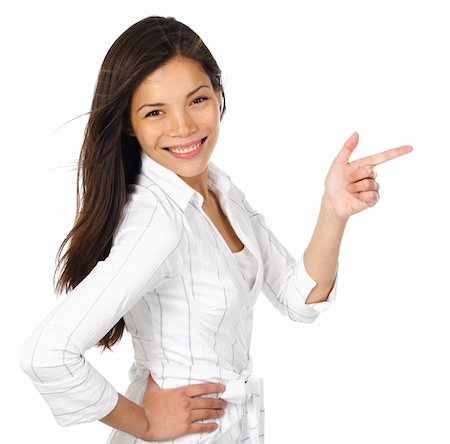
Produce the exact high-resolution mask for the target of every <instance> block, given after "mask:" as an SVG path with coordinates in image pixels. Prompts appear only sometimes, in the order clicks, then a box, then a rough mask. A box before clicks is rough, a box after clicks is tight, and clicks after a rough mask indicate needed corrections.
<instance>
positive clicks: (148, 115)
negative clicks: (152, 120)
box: [145, 109, 161, 117]
mask: <svg viewBox="0 0 450 444" xmlns="http://www.w3.org/2000/svg"><path fill="white" fill-rule="evenodd" d="M160 112H161V110H159V109H155V110H153V111H150V112H149V113H147V114H146V115H145V117H158V116H159V114H154V113H160Z"/></svg>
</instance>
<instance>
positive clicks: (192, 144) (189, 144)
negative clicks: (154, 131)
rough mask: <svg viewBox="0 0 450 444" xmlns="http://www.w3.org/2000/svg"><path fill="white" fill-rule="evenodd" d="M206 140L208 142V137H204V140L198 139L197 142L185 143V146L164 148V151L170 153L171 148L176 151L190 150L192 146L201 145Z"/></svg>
mask: <svg viewBox="0 0 450 444" xmlns="http://www.w3.org/2000/svg"><path fill="white" fill-rule="evenodd" d="M205 140H206V137H204V138H203V139H197V140H194V141H192V142H188V143H184V144H183V145H173V146H170V147H164V148H163V149H164V150H167V151H169V150H170V149H171V148H175V149H183V148H189V147H192V146H194V145H197V144H199V143H200V144H201V143H203V142H204V141H205Z"/></svg>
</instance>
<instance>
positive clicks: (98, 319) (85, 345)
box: [20, 151, 339, 444]
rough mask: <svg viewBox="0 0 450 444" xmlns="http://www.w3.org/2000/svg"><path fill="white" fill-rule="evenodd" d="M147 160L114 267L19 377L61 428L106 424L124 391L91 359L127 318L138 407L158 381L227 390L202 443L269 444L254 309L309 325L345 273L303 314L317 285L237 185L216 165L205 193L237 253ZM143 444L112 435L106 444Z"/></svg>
mask: <svg viewBox="0 0 450 444" xmlns="http://www.w3.org/2000/svg"><path fill="white" fill-rule="evenodd" d="M141 161H142V168H141V171H140V174H139V175H138V176H137V179H136V181H135V182H136V183H135V184H131V185H129V187H128V192H129V200H128V201H127V203H126V205H125V208H124V213H123V217H122V219H121V222H120V225H119V226H118V228H117V230H116V233H115V235H114V238H113V245H112V248H111V251H110V254H109V256H108V257H107V258H106V259H104V260H101V261H99V262H98V263H97V265H96V266H95V267H94V268H93V269H92V271H91V272H90V273H89V274H88V275H87V276H86V277H85V278H84V279H83V281H81V282H80V283H79V284H78V285H77V287H75V288H74V289H73V290H71V291H70V292H69V293H68V294H67V295H65V296H63V298H62V299H60V300H59V302H58V303H57V304H56V306H55V308H54V309H53V310H52V311H51V312H50V313H49V314H48V315H47V316H46V317H45V318H44V319H43V320H42V321H41V322H40V323H39V325H37V327H36V328H35V330H34V331H33V332H32V334H31V335H30V336H29V338H28V340H27V341H26V343H25V344H24V346H23V350H22V353H21V357H20V366H21V368H22V369H23V371H24V372H26V373H27V374H28V376H29V377H30V378H31V380H32V382H33V384H34V385H35V387H36V388H37V390H38V391H39V393H40V394H41V395H42V396H43V397H44V399H45V400H46V402H47V403H48V405H49V407H50V410H51V412H52V414H53V415H54V417H55V419H56V422H57V423H58V424H59V425H61V426H68V425H72V424H79V423H85V422H90V421H96V420H99V419H101V418H103V417H104V416H106V415H107V414H108V413H109V412H111V410H113V408H114V407H115V405H116V403H117V401H118V392H117V390H116V389H115V388H114V386H113V385H112V384H111V383H110V382H109V381H108V380H106V379H105V378H104V377H103V375H101V374H100V373H99V372H98V371H97V370H96V369H95V368H94V367H93V366H92V365H91V364H90V362H89V361H87V360H86V359H85V356H84V354H85V352H86V350H88V349H89V348H91V347H93V346H94V345H95V344H96V343H97V342H98V341H99V340H100V339H101V338H103V336H104V335H105V334H106V333H107V332H108V331H109V330H110V329H111V328H112V327H113V326H114V325H115V324H116V323H117V322H118V321H119V320H120V319H121V318H122V317H123V318H124V320H125V323H126V327H127V330H128V331H129V333H130V334H131V336H132V342H133V347H134V355H135V360H134V362H133V363H130V364H132V365H131V368H130V372H129V377H130V385H129V387H128V390H127V391H126V393H125V396H127V397H128V398H129V399H131V400H133V401H135V402H137V403H140V402H141V401H142V397H143V394H144V391H145V387H146V379H147V376H148V374H149V372H151V374H152V376H153V378H154V380H155V382H156V383H157V384H158V385H159V386H160V387H161V388H170V387H178V386H183V385H188V384H196V383H201V382H221V383H223V384H225V385H226V387H227V389H226V391H225V392H223V393H221V394H218V393H216V394H205V395H202V396H209V397H219V395H220V397H221V398H223V399H226V400H227V401H228V405H227V407H226V408H225V415H224V416H222V417H221V418H215V419H206V420H204V421H203V422H205V421H206V422H209V421H214V422H219V424H220V426H219V427H218V428H217V429H216V430H215V431H214V432H208V434H207V438H208V439H207V440H205V438H206V437H205V436H203V440H202V441H201V442H204V443H206V442H210V443H213V442H214V443H222V442H223V443H225V442H227V443H229V442H239V441H241V440H246V442H248V443H249V444H250V443H262V442H263V439H264V402H263V379H262V378H259V377H257V376H255V375H253V373H252V358H251V355H250V345H251V337H252V322H253V305H254V304H255V301H256V299H257V297H258V295H259V294H260V292H262V293H263V294H264V295H265V296H266V297H267V298H268V299H269V301H270V302H271V303H272V304H273V306H274V308H275V309H277V310H278V311H279V312H281V313H282V314H283V315H285V316H288V317H289V318H290V319H291V320H293V321H298V322H303V323H311V322H313V321H315V320H316V319H317V317H318V316H319V314H320V313H321V312H323V311H324V310H326V309H327V308H328V307H329V305H330V304H331V303H333V302H334V301H335V298H336V289H337V282H338V273H336V279H335V283H334V286H333V288H332V290H331V292H330V293H329V296H328V299H327V300H326V301H324V302H320V303H315V304H305V299H306V297H307V296H308V295H309V293H310V291H311V290H312V288H313V287H314V286H315V285H316V282H315V281H314V280H313V279H312V278H311V277H310V276H309V275H308V274H307V272H306V270H305V267H304V263H303V260H297V259H295V258H294V257H292V255H291V254H290V253H289V252H288V250H287V249H286V248H285V247H284V246H283V245H282V244H281V243H280V242H279V240H278V239H277V238H276V237H275V235H274V234H273V233H272V231H271V230H270V229H269V228H268V227H267V226H266V223H265V219H264V216H263V215H262V214H261V213H259V212H257V211H256V210H254V209H253V208H252V207H251V206H250V204H249V203H248V201H247V200H246V198H245V196H244V193H243V192H242V191H241V190H240V189H239V188H238V187H237V186H236V185H235V184H234V183H233V182H232V181H231V178H230V176H228V175H227V174H225V173H224V172H223V171H222V170H221V169H220V168H219V167H217V166H216V165H215V164H214V163H213V162H212V161H209V163H208V187H209V188H210V189H211V190H212V191H213V192H214V193H215V195H216V196H217V198H218V200H219V202H220V205H221V208H222V211H223V212H224V214H225V215H226V216H227V218H228V220H229V222H230V224H231V225H232V227H233V229H234V231H235V232H236V234H237V236H239V238H240V240H241V241H242V243H243V244H244V245H245V248H244V250H243V251H241V252H237V253H233V252H231V250H230V248H229V247H228V245H227V243H226V242H225V240H224V239H223V237H222V235H221V234H220V232H219V231H218V230H217V228H216V227H215V225H214V224H213V223H212V221H211V220H210V219H209V218H208V216H207V215H206V213H205V212H204V211H203V209H202V204H203V196H202V195H201V194H200V193H198V192H197V191H195V190H194V189H193V188H191V187H190V186H189V185H187V183H186V182H184V181H183V180H182V179H181V178H180V177H179V176H178V175H177V174H176V173H174V172H173V171H171V170H169V169H167V168H165V167H164V166H162V165H161V164H159V163H157V162H156V161H154V160H153V159H151V158H150V157H149V156H148V155H146V154H145V153H144V152H143V151H141ZM338 265H339V264H338ZM36 433H37V434H38V433H39V431H36ZM202 435H205V434H201V433H196V434H189V435H185V436H184V437H180V438H177V439H175V440H170V441H167V442H168V443H182V442H185V443H187V442H197V441H198V440H199V439H200V438H201V437H202ZM143 442H144V441H141V440H139V439H137V438H133V437H131V436H130V435H128V434H126V433H124V432H120V431H117V430H114V429H112V431H111V435H110V437H109V440H108V443H111V444H113V443H114V444H119V443H120V444H124V443H143ZM199 442H200V441H199Z"/></svg>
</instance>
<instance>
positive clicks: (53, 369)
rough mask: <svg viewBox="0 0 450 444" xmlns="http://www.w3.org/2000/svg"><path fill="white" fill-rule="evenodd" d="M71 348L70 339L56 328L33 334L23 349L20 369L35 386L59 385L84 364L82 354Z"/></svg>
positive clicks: (20, 357)
mask: <svg viewBox="0 0 450 444" xmlns="http://www.w3.org/2000/svg"><path fill="white" fill-rule="evenodd" d="M69 345H70V341H69V340H68V336H67V335H66V334H64V333H62V332H61V331H59V330H58V329H56V328H52V327H46V328H44V329H43V330H41V331H38V332H34V333H33V334H32V335H30V336H29V337H28V339H27V340H26V342H25V343H24V345H23V346H22V349H21V352H20V356H19V367H20V368H21V370H22V371H23V372H24V373H25V374H27V375H28V376H29V377H30V378H31V379H32V380H33V382H35V383H40V384H57V383H58V382H59V381H60V380H61V379H64V378H67V375H68V373H69V374H70V375H71V376H73V373H74V372H75V371H76V368H77V366H79V365H80V364H81V363H82V362H81V361H82V355H81V354H80V353H79V351H78V350H77V349H76V348H73V347H72V349H70V348H69Z"/></svg>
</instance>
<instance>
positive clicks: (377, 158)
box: [352, 145, 413, 166]
mask: <svg viewBox="0 0 450 444" xmlns="http://www.w3.org/2000/svg"><path fill="white" fill-rule="evenodd" d="M412 150H413V147H412V146H411V145H402V146H400V147H398V148H391V149H390V150H386V151H383V152H381V153H377V154H372V155H371V156H367V157H362V158H361V159H357V160H355V161H354V162H352V163H356V166H358V165H366V164H371V165H379V164H380V163H383V162H387V161H388V160H392V159H395V158H397V157H400V156H403V155H404V154H408V153H410V152H411V151H412Z"/></svg>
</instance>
